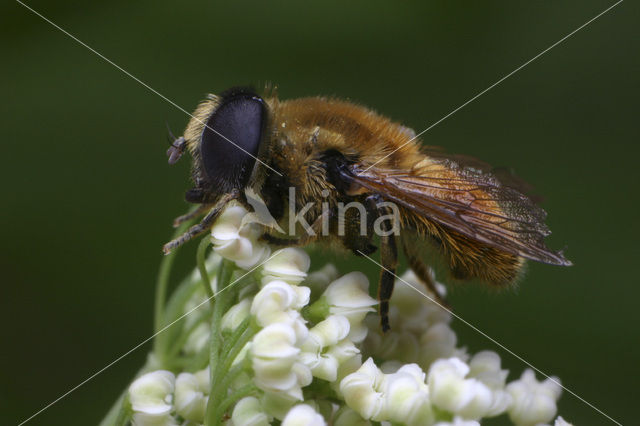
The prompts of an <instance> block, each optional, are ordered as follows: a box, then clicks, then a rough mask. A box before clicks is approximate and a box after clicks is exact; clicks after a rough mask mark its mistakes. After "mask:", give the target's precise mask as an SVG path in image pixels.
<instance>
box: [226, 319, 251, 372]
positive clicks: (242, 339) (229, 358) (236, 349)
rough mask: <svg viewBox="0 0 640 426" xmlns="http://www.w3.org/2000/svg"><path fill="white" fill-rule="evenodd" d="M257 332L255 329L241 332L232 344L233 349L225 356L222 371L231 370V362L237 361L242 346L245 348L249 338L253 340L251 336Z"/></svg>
mask: <svg viewBox="0 0 640 426" xmlns="http://www.w3.org/2000/svg"><path fill="white" fill-rule="evenodd" d="M248 319H249V318H247V320H248ZM245 321H246V320H245ZM243 323H244V322H243ZM238 328H239V327H238ZM255 334H256V330H255V329H249V330H247V331H246V332H244V333H243V334H241V335H240V336H239V337H238V338H237V339H236V342H235V343H234V345H233V346H230V348H231V349H230V350H229V353H228V354H227V355H226V356H225V358H224V363H223V365H222V369H221V371H223V372H224V371H229V369H230V368H231V364H233V361H235V359H236V357H237V356H238V354H239V353H240V351H241V350H242V348H244V346H245V345H246V344H247V342H248V341H249V340H251V338H252V337H253V336H254V335H255Z"/></svg>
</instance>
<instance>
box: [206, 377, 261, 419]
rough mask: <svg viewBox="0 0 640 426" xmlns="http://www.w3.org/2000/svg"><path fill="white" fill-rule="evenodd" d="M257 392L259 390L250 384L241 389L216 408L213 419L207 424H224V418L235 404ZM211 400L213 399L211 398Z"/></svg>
mask: <svg viewBox="0 0 640 426" xmlns="http://www.w3.org/2000/svg"><path fill="white" fill-rule="evenodd" d="M257 391H258V388H257V387H256V386H255V385H254V384H249V385H245V386H243V387H241V388H240V389H238V390H237V391H235V392H234V393H232V394H231V395H229V396H227V397H226V398H225V399H223V400H222V402H221V403H220V404H219V405H218V407H216V409H215V411H214V415H213V418H212V419H211V418H210V419H209V422H208V423H207V425H210V426H213V425H216V426H217V425H219V424H222V416H223V415H224V413H225V412H226V411H227V409H228V408H229V407H230V406H231V405H232V404H233V403H235V402H236V401H238V400H239V399H241V398H244V397H245V396H248V395H251V394H252V393H255V392H257ZM209 399H211V397H209Z"/></svg>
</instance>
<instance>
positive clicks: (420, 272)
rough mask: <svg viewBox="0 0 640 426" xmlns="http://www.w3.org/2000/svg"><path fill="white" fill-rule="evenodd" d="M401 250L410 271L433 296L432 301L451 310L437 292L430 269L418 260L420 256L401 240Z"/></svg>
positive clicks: (441, 295) (442, 296)
mask: <svg viewBox="0 0 640 426" xmlns="http://www.w3.org/2000/svg"><path fill="white" fill-rule="evenodd" d="M402 250H403V251H404V254H405V256H406V257H407V262H408V263H409V267H410V268H411V270H412V271H413V272H414V273H415V274H416V275H417V277H418V279H419V280H420V282H421V283H423V284H424V285H425V287H427V290H428V291H429V293H431V295H432V296H433V300H434V301H435V302H436V303H437V304H438V305H440V306H441V307H443V308H447V309H451V305H449V303H448V302H447V300H446V299H445V297H444V295H443V294H441V293H440V291H438V287H437V286H436V281H435V279H434V277H433V274H432V273H431V270H430V268H429V267H428V266H427V265H426V264H425V263H424V262H423V261H422V260H421V259H420V256H419V255H418V254H417V253H416V251H415V250H414V249H413V248H412V247H411V245H410V244H409V243H408V241H407V240H406V239H405V238H403V239H402Z"/></svg>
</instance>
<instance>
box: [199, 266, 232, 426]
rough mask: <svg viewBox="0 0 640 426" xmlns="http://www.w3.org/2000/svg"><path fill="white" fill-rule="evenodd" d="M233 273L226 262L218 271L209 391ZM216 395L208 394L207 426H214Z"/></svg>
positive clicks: (215, 374)
mask: <svg viewBox="0 0 640 426" xmlns="http://www.w3.org/2000/svg"><path fill="white" fill-rule="evenodd" d="M232 273H233V264H232V263H231V262H230V261H228V260H226V259H225V260H223V261H222V264H221V265H220V269H218V277H217V280H216V283H217V293H218V295H217V296H216V297H215V301H214V304H213V316H212V319H211V333H210V337H209V370H210V379H211V389H214V388H215V386H216V382H217V380H218V377H219V371H220V354H221V353H220V349H221V347H222V334H221V333H220V323H221V321H222V314H223V313H224V311H225V310H226V304H227V300H229V296H230V294H229V293H228V292H227V291H223V290H224V289H225V288H226V287H227V286H228V285H229V283H230V281H231V275H232ZM215 399H216V395H214V394H211V393H210V397H209V402H208V404H207V412H206V417H205V419H206V420H208V422H207V424H214V423H213V421H214V417H213V416H214V411H215V407H214V402H213V401H214V400H215Z"/></svg>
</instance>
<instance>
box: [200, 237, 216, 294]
mask: <svg viewBox="0 0 640 426" xmlns="http://www.w3.org/2000/svg"><path fill="white" fill-rule="evenodd" d="M210 245H211V239H210V238H209V235H206V236H205V237H204V238H203V239H202V240H200V244H198V251H197V252H196V263H197V265H198V270H199V271H200V277H201V278H202V284H203V285H204V291H205V293H206V294H207V298H208V299H209V303H210V304H211V305H212V306H213V290H212V289H211V279H210V278H209V272H207V264H206V261H205V254H206V253H207V248H208V247H209V246H210Z"/></svg>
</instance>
